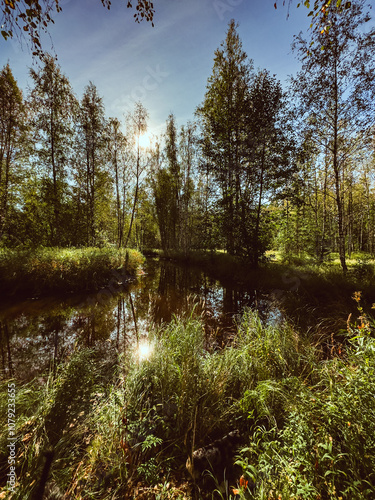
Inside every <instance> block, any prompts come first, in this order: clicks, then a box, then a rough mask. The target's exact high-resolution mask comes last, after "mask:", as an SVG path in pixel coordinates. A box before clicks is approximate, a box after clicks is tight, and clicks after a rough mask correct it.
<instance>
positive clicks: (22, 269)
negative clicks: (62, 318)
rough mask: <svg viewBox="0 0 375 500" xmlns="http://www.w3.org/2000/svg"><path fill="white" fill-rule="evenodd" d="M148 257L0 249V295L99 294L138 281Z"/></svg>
mask: <svg viewBox="0 0 375 500" xmlns="http://www.w3.org/2000/svg"><path fill="white" fill-rule="evenodd" d="M143 261H144V257H143V256H142V254H140V253H139V252H138V251H136V250H131V249H116V248H40V249H27V250H19V249H5V248H2V249H0V290H1V291H0V295H2V296H8V297H9V296H17V297H19V296H21V297H24V296H33V297H35V296H43V295H44V296H45V295H48V294H51V293H56V294H57V293H58V294H64V293H71V292H82V291H95V290H98V289H99V288H101V287H103V286H106V285H107V284H108V282H109V281H110V280H111V279H112V280H114V281H116V284H117V283H125V282H126V280H128V279H131V278H134V277H135V276H136V273H137V270H138V269H139V267H140V265H141V264H142V263H143Z"/></svg>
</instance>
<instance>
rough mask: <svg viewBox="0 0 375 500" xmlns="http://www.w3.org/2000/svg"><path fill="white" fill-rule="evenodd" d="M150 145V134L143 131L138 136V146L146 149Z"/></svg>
mask: <svg viewBox="0 0 375 500" xmlns="http://www.w3.org/2000/svg"><path fill="white" fill-rule="evenodd" d="M150 146H151V134H150V133H149V132H144V133H143V134H141V135H140V136H139V147H140V148H142V149H148V148H149V147H150Z"/></svg>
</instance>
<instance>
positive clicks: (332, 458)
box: [0, 294, 375, 500]
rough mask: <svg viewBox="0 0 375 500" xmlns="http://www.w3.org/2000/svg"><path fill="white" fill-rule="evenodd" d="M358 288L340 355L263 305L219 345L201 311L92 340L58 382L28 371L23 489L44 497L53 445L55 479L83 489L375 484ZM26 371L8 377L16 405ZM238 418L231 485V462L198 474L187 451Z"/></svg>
mask: <svg viewBox="0 0 375 500" xmlns="http://www.w3.org/2000/svg"><path fill="white" fill-rule="evenodd" d="M355 300H356V302H357V306H358V316H359V318H358V319H354V318H353V320H352V322H351V323H350V324H348V328H347V332H346V336H347V342H346V345H345V346H339V345H338V344H335V343H333V345H332V351H331V356H330V358H329V359H323V357H322V352H321V350H320V349H319V346H316V345H314V344H313V343H312V342H311V339H309V338H308V335H305V336H301V335H300V334H299V333H298V332H297V331H296V330H294V329H293V327H292V326H291V325H289V324H287V323H284V324H282V325H278V326H275V325H273V326H272V325H269V326H265V325H263V324H262V322H261V321H260V319H259V317H258V315H257V313H256V312H252V311H247V312H245V314H244V316H243V318H242V321H241V322H240V324H239V325H238V332H237V336H236V339H235V341H234V342H233V344H231V345H228V346H226V347H224V348H223V349H221V350H217V349H214V348H213V344H210V341H209V339H207V338H206V335H205V332H204V329H203V327H202V323H201V321H200V319H199V318H197V317H194V315H192V316H190V317H187V318H181V319H175V320H174V321H172V322H171V323H170V324H169V325H166V326H165V327H163V328H162V329H151V330H150V331H149V334H148V337H147V339H144V342H143V343H142V342H139V344H138V345H134V348H133V349H130V350H129V351H128V352H126V353H123V354H122V355H121V357H120V358H118V357H117V354H116V352H115V351H113V350H111V351H108V348H104V347H98V348H96V349H82V350H81V351H76V352H75V353H74V354H73V355H72V356H71V358H70V359H69V361H68V362H67V363H66V364H65V365H62V366H60V368H59V370H58V372H57V374H56V377H55V378H54V379H53V377H52V376H51V375H50V376H49V379H48V383H47V384H46V385H45V386H40V384H39V383H38V382H37V381H34V382H33V383H30V384H28V385H26V386H20V387H18V385H17V384H15V386H14V393H15V402H16V409H17V412H16V436H17V437H18V439H17V444H16V451H15V453H16V456H15V463H16V468H15V477H16V483H15V491H16V494H15V496H13V497H11V498H15V499H18V498H19V499H21V498H22V499H29V498H33V497H32V494H33V493H35V490H36V488H37V487H38V484H39V480H40V478H41V476H42V469H43V466H44V464H45V462H46V455H45V452H47V457H48V456H52V455H51V454H52V453H53V456H52V465H51V470H50V476H49V477H50V479H49V481H48V484H47V488H48V489H49V490H50V491H51V490H54V491H55V493H56V494H57V493H58V492H59V493H60V494H63V493H64V494H65V495H66V496H67V497H69V498H75V499H77V500H79V499H83V498H87V497H88V496H92V497H93V498H94V497H95V498H101V499H108V500H109V499H120V498H122V499H123V498H126V499H138V500H139V499H151V498H153V499H154V498H155V499H159V500H172V499H175V500H184V499H190V498H195V499H198V498H207V499H208V498H210V499H211V498H212V494H213V492H214V490H220V491H221V493H217V496H216V498H225V499H230V498H232V499H234V498H236V499H241V500H242V499H243V500H245V499H249V498H251V499H252V500H265V499H279V498H282V499H291V498H294V499H303V500H313V499H314V500H316V499H317V498H325V499H332V500H333V499H337V498H342V499H343V500H352V499H358V500H359V499H369V500H370V499H372V498H374V495H375V474H374V470H375V443H374V439H373V436H374V435H375V410H374V405H373V394H374V392H375V382H374V380H375V379H374V371H375V341H374V336H373V335H374V323H373V321H372V320H371V319H370V318H368V317H365V316H364V315H363V311H362V309H361V306H360V297H359V295H358V294H357V295H356V298H355ZM210 346H211V347H210ZM146 347H147V348H146ZM12 383H14V381H5V382H4V383H3V384H2V387H1V389H2V391H1V392H2V398H1V407H2V408H5V406H6V401H7V399H6V398H7V387H9V384H12ZM12 394H13V393H12ZM5 416H6V412H5V411H3V412H2V413H1V423H2V424H3V427H4V428H6V421H5V420H4V419H5ZM233 429H238V430H239V432H240V446H239V448H238V450H237V452H236V454H235V457H234V459H230V460H232V462H233V460H236V461H237V468H236V469H234V470H233V471H232V474H231V475H230V484H229V486H230V488H228V491H227V493H225V491H224V490H223V489H222V488H223V486H222V485H221V484H220V482H221V478H220V475H222V474H221V473H220V471H217V470H214V471H211V476H209V479H210V481H211V483H210V482H209V483H208V485H207V483H206V485H205V484H202V482H201V480H198V482H197V484H196V485H194V483H193V481H192V480H191V477H190V476H189V474H188V473H187V471H186V469H185V463H186V459H187V457H188V456H189V455H190V454H191V452H192V450H195V449H197V448H199V447H201V446H204V445H207V444H209V443H210V442H212V441H214V440H215V439H220V438H222V437H223V436H224V435H226V434H227V433H228V432H229V431H231V430H233ZM6 438H7V436H6V435H5V433H4V435H3V436H2V438H1V442H0V450H1V452H0V453H1V459H0V460H1V470H2V486H5V483H4V479H5V477H6V475H5V471H6V468H7V465H6V464H7V457H8V455H9V453H8V450H7V440H6ZM48 453H49V454H50V455H48ZM227 465H228V464H227ZM228 470H229V469H228ZM241 477H242V479H241Z"/></svg>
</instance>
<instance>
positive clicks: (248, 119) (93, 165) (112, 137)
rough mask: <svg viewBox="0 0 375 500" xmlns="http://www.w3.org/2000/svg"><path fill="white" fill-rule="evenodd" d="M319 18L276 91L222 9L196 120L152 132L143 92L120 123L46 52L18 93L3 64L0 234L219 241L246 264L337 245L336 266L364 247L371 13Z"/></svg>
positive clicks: (71, 242)
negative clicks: (220, 33) (295, 66)
mask: <svg viewBox="0 0 375 500" xmlns="http://www.w3.org/2000/svg"><path fill="white" fill-rule="evenodd" d="M325 22H326V23H327V24H326V25H325V26H323V27H322V29H321V30H320V31H319V30H313V31H311V32H310V33H309V36H307V37H306V38H304V37H303V35H301V34H300V35H299V36H296V37H295V40H294V44H293V49H294V51H295V53H296V56H297V57H298V59H299V60H300V62H301V70H300V71H299V72H298V73H297V75H295V76H294V77H291V79H290V82H289V87H288V88H287V89H284V88H283V87H282V85H281V83H280V81H278V80H277V78H276V77H275V76H274V75H272V74H271V73H270V72H269V71H268V70H266V69H254V64H253V61H252V60H251V59H249V58H248V56H247V54H246V53H245V51H244V49H243V47H242V43H241V40H240V37H239V35H238V31H237V28H238V26H237V25H236V23H235V21H231V22H230V23H229V26H228V30H227V33H226V38H225V40H224V41H223V42H222V44H221V45H220V46H219V48H218V49H217V50H216V52H215V55H214V62H213V68H212V72H211V76H210V77H209V78H208V81H207V87H206V93H205V96H204V99H203V102H202V103H201V104H200V105H199V106H198V107H197V109H196V112H195V120H194V122H188V123H187V124H184V125H181V124H180V125H178V124H177V123H176V119H175V117H174V115H173V114H171V115H170V116H168V118H167V120H166V126H165V132H164V134H163V135H162V136H161V137H151V135H146V134H147V125H148V111H147V110H146V109H145V108H144V106H143V105H142V104H141V103H135V105H134V110H133V112H131V113H128V115H127V116H126V117H125V118H124V121H123V123H122V122H120V121H119V120H118V119H117V118H108V117H107V116H106V113H105V109H104V105H103V99H102V97H101V96H100V93H99V91H98V89H97V88H96V86H95V85H94V84H93V83H91V82H90V83H89V84H88V85H87V86H86V88H85V90H84V93H83V96H82V97H81V98H80V99H79V98H78V97H77V96H76V95H75V93H74V91H73V89H72V87H71V85H70V82H69V79H68V78H67V76H65V75H64V73H63V71H62V69H61V68H60V66H59V65H58V63H57V61H56V60H55V58H53V57H52V56H50V55H48V54H47V55H45V56H44V58H43V59H42V62H41V64H40V66H39V67H38V68H33V69H30V78H31V88H30V89H29V91H28V92H27V93H26V94H24V93H23V92H22V90H21V89H20V88H19V86H18V84H17V82H16V80H15V78H14V76H13V74H12V70H11V68H10V66H9V64H7V65H5V66H4V67H3V69H2V70H1V73H0V234H1V243H0V244H1V245H3V246H12V247H14V246H29V247H34V246H35V247H36V246H62V247H64V246H78V247H81V246H103V245H108V244H112V245H117V246H118V247H124V246H131V247H136V248H139V249H141V250H144V249H150V248H161V249H163V250H164V251H166V252H172V251H180V252H185V253H187V252H189V251H191V250H219V249H220V250H225V251H227V252H228V253H229V254H231V255H236V256H239V257H241V258H244V259H247V260H248V261H250V262H251V263H252V264H253V265H257V264H258V262H259V261H260V260H261V259H262V257H263V256H264V253H265V251H266V250H267V249H269V248H273V249H279V250H281V251H282V252H283V253H284V255H285V256H293V255H301V254H308V255H311V256H314V257H315V258H316V259H317V260H319V261H323V260H324V258H325V256H326V254H328V253H329V252H332V251H337V252H339V255H340V261H341V266H342V268H343V270H344V271H345V270H346V258H347V256H348V255H350V254H351V252H353V251H358V250H359V251H364V252H368V253H371V254H373V255H374V254H375V230H374V229H375V184H374V122H375V113H374V111H375V110H374V106H375V58H374V54H375V37H374V36H373V35H374V28H373V23H372V20H371V18H370V16H369V14H368V13H367V11H366V6H365V2H364V0H356V1H353V2H351V15H350V16H348V15H343V14H342V12H341V11H340V8H332V9H331V10H330V11H329V12H328V14H327V16H326V18H325ZM146 139H147V141H146ZM146 142H147V144H146Z"/></svg>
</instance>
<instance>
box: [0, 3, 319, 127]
mask: <svg viewBox="0 0 375 500" xmlns="http://www.w3.org/2000/svg"><path fill="white" fill-rule="evenodd" d="M60 3H61V5H62V7H63V12H61V13H60V14H55V16H54V19H55V24H54V25H51V27H50V35H51V40H52V42H53V50H54V51H55V53H56V54H57V56H58V62H59V64H60V66H61V68H62V71H63V72H64V73H65V74H66V76H67V77H68V78H69V80H70V82H71V84H72V87H73V89H74V92H75V93H76V95H77V96H78V97H79V98H81V96H82V93H83V90H84V87H85V86H86V85H87V84H88V82H89V81H92V82H93V83H94V84H95V85H96V86H97V88H98V92H99V94H100V95H101V96H102V97H103V100H104V104H105V108H106V115H107V116H116V117H117V118H119V119H120V120H121V121H123V120H124V113H126V111H127V110H129V109H132V106H133V104H134V101H136V100H140V101H141V102H142V103H143V104H144V106H145V107H146V108H147V109H148V111H149V114H150V120H149V128H150V131H152V132H154V133H160V132H161V131H162V129H163V128H164V124H165V121H166V119H167V117H168V115H169V114H170V113H172V112H173V113H174V114H175V116H176V119H177V123H178V125H183V124H184V123H186V122H187V120H189V119H193V116H194V111H195V108H196V107H197V106H198V105H199V104H200V103H201V102H202V100H203V97H204V93H205V87H206V83H207V78H208V77H209V75H210V74H211V70H212V65H213V58H214V52H215V50H216V49H217V48H218V47H219V45H220V43H221V42H222V41H223V40H224V39H225V35H226V31H227V26H228V22H229V21H230V19H232V18H234V19H235V20H236V21H237V22H238V23H239V29H238V31H239V34H240V37H241V39H242V42H243V48H244V50H245V51H246V53H247V55H248V56H249V58H251V59H253V61H254V66H255V68H266V69H268V70H269V71H270V72H271V73H272V74H275V75H276V76H277V77H278V78H279V79H280V80H281V82H282V83H283V84H284V83H286V81H287V77H288V75H291V74H295V73H296V72H297V71H298V69H299V63H298V61H297V60H296V58H295V56H294V55H293V54H292V52H291V48H290V45H291V42H292V41H293V35H294V34H297V33H298V32H299V31H301V30H302V31H304V32H306V31H307V29H308V26H309V19H310V18H308V17H307V12H308V11H307V9H306V8H304V7H300V8H299V9H297V8H296V7H295V6H294V7H291V10H290V17H289V19H287V18H286V17H287V9H286V8H283V7H282V6H281V4H282V2H281V0H279V2H278V3H279V4H280V6H279V8H278V9H277V10H275V8H274V6H273V4H274V0H154V6H155V9H156V14H155V27H154V28H152V26H151V24H150V23H146V22H143V23H140V24H137V23H135V22H134V21H133V12H132V11H131V10H130V9H127V8H126V3H127V1H126V0H113V1H112V8H111V10H110V11H108V10H107V9H104V8H103V7H102V6H101V3H100V0H60ZM135 3H136V2H135V1H134V2H133V4H135ZM51 40H50V39H49V37H45V38H44V48H45V49H46V50H51ZM7 62H9V63H10V66H11V68H12V71H13V73H14V76H15V78H16V79H17V81H18V84H19V86H20V87H21V88H22V89H23V90H24V91H26V89H27V85H28V84H29V83H30V79H29V76H28V68H29V67H30V66H32V64H33V59H32V57H31V55H30V53H29V52H28V50H27V49H26V47H24V48H23V49H22V48H21V47H20V46H19V43H18V42H17V41H10V42H9V41H8V42H5V41H4V40H2V39H1V41H0V64H1V66H3V65H4V64H6V63H7ZM34 64H35V63H34Z"/></svg>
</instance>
